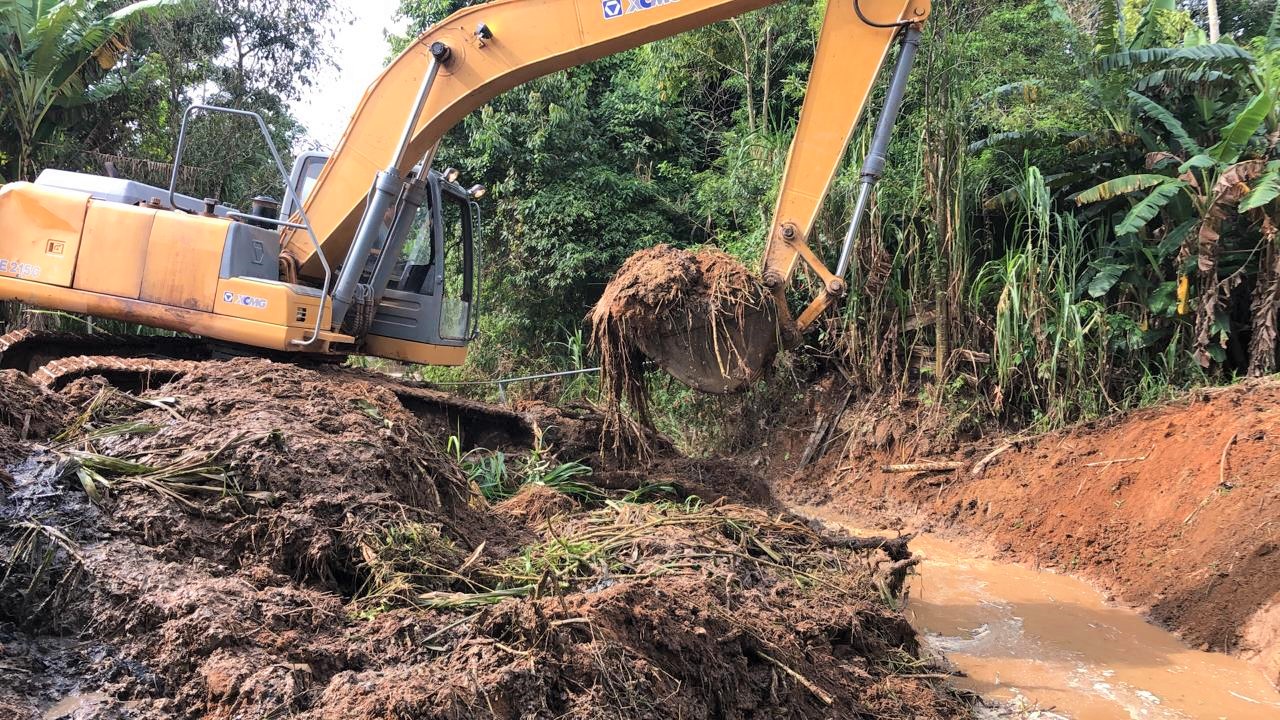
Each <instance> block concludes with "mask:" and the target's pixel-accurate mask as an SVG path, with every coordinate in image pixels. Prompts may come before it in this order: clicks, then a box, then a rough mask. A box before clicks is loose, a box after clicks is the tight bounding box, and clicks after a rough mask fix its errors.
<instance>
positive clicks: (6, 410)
mask: <svg viewBox="0 0 1280 720" xmlns="http://www.w3.org/2000/svg"><path fill="white" fill-rule="evenodd" d="M0 388H4V394H3V397H0V460H3V461H5V462H13V461H15V460H19V459H21V458H22V457H24V456H25V455H26V452H25V442H26V441H27V440H28V439H31V438H45V437H48V436H49V435H51V434H53V433H56V432H59V431H60V430H61V429H62V428H64V427H66V426H67V424H68V423H69V422H70V421H71V416H72V409H71V405H70V403H68V402H66V401H65V400H63V399H62V398H60V397H58V396H57V395H55V394H53V393H51V392H49V391H48V390H46V389H44V388H43V387H41V386H40V385H37V384H36V383H35V382H33V381H32V380H31V378H30V377H28V376H27V374H26V373H22V372H19V371H17V370H0Z"/></svg>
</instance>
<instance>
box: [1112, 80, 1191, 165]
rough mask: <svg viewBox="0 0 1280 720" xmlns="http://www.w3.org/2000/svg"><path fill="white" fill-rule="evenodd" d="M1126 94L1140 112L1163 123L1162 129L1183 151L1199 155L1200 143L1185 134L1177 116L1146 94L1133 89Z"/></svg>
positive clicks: (1185, 131) (1184, 129)
mask: <svg viewBox="0 0 1280 720" xmlns="http://www.w3.org/2000/svg"><path fill="white" fill-rule="evenodd" d="M1127 94H1128V96H1129V99H1130V100H1131V101H1133V103H1134V104H1135V105H1137V106H1138V108H1139V109H1140V110H1141V111H1142V112H1144V113H1146V114H1147V115H1150V116H1151V117H1152V118H1154V119H1155V120H1156V121H1157V122H1159V123H1160V124H1161V125H1163V126H1164V129H1165V130H1168V131H1169V134H1170V135H1172V136H1173V139H1174V140H1177V141H1178V145H1180V146H1181V147H1182V149H1183V150H1184V151H1186V152H1187V153H1189V154H1193V155H1199V154H1200V153H1201V152H1203V149H1202V148H1201V147H1200V145H1199V144H1197V143H1196V141H1195V140H1192V139H1191V136H1190V135H1188V134H1187V130H1186V128H1184V127H1183V126H1182V123H1181V122H1180V121H1179V120H1178V118H1176V117H1174V115H1173V113H1171V112H1169V111H1168V110H1167V109H1165V107H1164V106H1162V105H1161V104H1160V103H1157V102H1156V101H1154V100H1152V99H1151V98H1149V97H1147V96H1146V95H1143V94H1142V93H1139V92H1134V91H1133V90H1129V91H1127Z"/></svg>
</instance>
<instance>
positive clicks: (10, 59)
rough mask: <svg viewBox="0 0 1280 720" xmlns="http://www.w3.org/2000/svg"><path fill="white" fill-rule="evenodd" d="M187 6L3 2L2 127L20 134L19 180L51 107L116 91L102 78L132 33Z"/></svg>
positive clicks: (172, 2) (166, 0) (93, 0)
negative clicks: (4, 126)
mask: <svg viewBox="0 0 1280 720" xmlns="http://www.w3.org/2000/svg"><path fill="white" fill-rule="evenodd" d="M185 4H186V2H185V0H141V1H140V2H134V3H131V4H127V5H125V6H124V7H118V6H119V5H120V3H118V2H110V1H108V0H62V1H61V2H57V1H54V2H49V1H48V0H0V125H7V126H9V127H10V128H11V130H12V131H13V132H14V133H15V134H16V135H17V137H18V148H17V158H16V159H17V168H18V173H17V174H18V177H19V178H21V177H24V176H29V174H30V173H31V171H32V170H33V166H32V152H33V149H34V148H35V146H36V143H37V142H38V140H39V138H40V136H41V134H42V130H43V129H44V124H45V121H46V118H47V117H48V115H49V112H50V110H52V109H53V108H54V107H55V106H58V105H61V104H76V103H84V102H94V101H98V100H102V99H104V98H105V97H107V96H109V95H110V94H111V93H113V92H115V90H117V89H118V87H117V86H115V85H114V84H112V83H109V82H103V81H102V80H103V75H104V73H105V71H107V70H109V69H111V67H113V66H114V65H115V63H116V61H117V58H118V57H119V55H120V54H121V53H123V52H124V51H125V50H127V48H128V44H129V32H130V31H131V30H132V29H133V28H136V27H137V26H138V25H139V24H141V23H144V22H147V21H149V20H154V19H156V18H158V17H161V16H167V15H169V14H171V13H174V12H176V11H178V10H180V9H181V8H182V7H183V6H184V5H185ZM117 7H118V9H115V8H117Z"/></svg>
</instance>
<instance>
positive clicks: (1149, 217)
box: [1075, 88, 1280, 367]
mask: <svg viewBox="0 0 1280 720" xmlns="http://www.w3.org/2000/svg"><path fill="white" fill-rule="evenodd" d="M1128 95H1129V97H1130V99H1131V101H1132V102H1133V104H1134V106H1135V108H1136V109H1137V112H1138V113H1139V114H1140V115H1142V116H1145V117H1147V118H1149V119H1150V120H1152V121H1154V123H1155V124H1156V125H1158V126H1160V128H1161V129H1162V130H1163V131H1164V134H1165V135H1167V137H1168V138H1169V145H1170V147H1171V149H1170V150H1162V151H1154V152H1150V153H1148V154H1147V158H1146V165H1147V169H1148V171H1149V172H1146V173H1134V174H1129V175H1125V176H1122V177H1118V178H1114V179H1112V180H1108V181H1106V182H1103V183H1099V184H1098V185H1095V186H1094V187H1092V188H1089V189H1088V190H1085V191H1083V192H1081V193H1079V194H1077V195H1076V196H1075V200H1076V203H1077V204H1078V205H1089V204H1093V203H1101V202H1106V201H1110V200H1113V199H1116V198H1120V197H1126V198H1128V199H1130V200H1131V205H1130V206H1129V208H1128V210H1127V212H1125V213H1124V215H1123V217H1122V218H1120V219H1119V220H1118V221H1117V222H1116V223H1115V232H1116V235H1117V236H1120V237H1125V236H1131V235H1134V234H1137V233H1139V232H1142V231H1143V230H1144V229H1145V228H1147V226H1148V225H1149V224H1150V223H1151V222H1152V221H1154V220H1157V219H1158V218H1160V216H1161V215H1162V213H1164V214H1165V215H1166V216H1167V217H1165V218H1163V219H1162V221H1161V225H1162V226H1163V227H1164V228H1166V229H1167V228H1179V229H1182V232H1183V234H1184V235H1185V240H1184V241H1183V242H1182V243H1181V252H1180V253H1179V259H1180V260H1184V259H1186V258H1189V257H1191V256H1193V255H1194V256H1195V257H1196V265H1197V269H1198V271H1199V275H1200V282H1201V288H1200V290H1201V291H1200V302H1199V306H1198V311H1197V316H1196V358H1197V360H1199V362H1200V365H1201V366H1202V367H1208V366H1209V365H1210V361H1211V359H1214V358H1215V357H1216V356H1218V355H1220V353H1221V350H1220V345H1221V340H1222V339H1224V338H1225V335H1226V332H1227V329H1226V328H1225V327H1224V326H1223V324H1222V323H1221V322H1219V319H1218V318H1217V306H1218V302H1219V300H1220V299H1221V298H1222V296H1223V294H1224V292H1225V291H1227V290H1229V289H1230V288H1228V287H1226V285H1227V282H1226V281H1222V280H1220V278H1219V273H1218V260H1219V257H1220V255H1221V231H1222V226H1223V224H1224V223H1225V222H1227V221H1228V220H1229V219H1230V218H1231V216H1232V215H1233V213H1234V214H1239V213H1243V212H1246V211H1248V210H1250V209H1252V208H1256V207H1259V206H1260V205H1262V204H1265V203H1267V202H1270V201H1271V200H1274V199H1275V197H1276V196H1277V195H1280V163H1277V162H1276V161H1268V160H1267V159H1266V158H1265V155H1267V154H1269V153H1271V152H1273V151H1274V142H1272V141H1271V140H1270V139H1269V136H1271V135H1273V134H1274V123H1273V122H1272V119H1273V112H1272V111H1273V109H1274V108H1275V105H1276V93H1275V91H1274V89H1272V88H1264V89H1263V90H1262V91H1261V92H1259V93H1257V94H1256V95H1254V96H1253V97H1252V98H1250V99H1249V100H1248V101H1247V102H1246V103H1245V104H1244V106H1243V107H1242V108H1241V109H1240V110H1239V111H1238V112H1237V113H1236V114H1235V115H1234V116H1233V117H1232V118H1231V119H1230V120H1229V121H1228V122H1227V123H1226V124H1225V125H1224V126H1223V127H1222V128H1221V130H1220V131H1219V132H1218V133H1217V134H1216V135H1217V142H1216V143H1214V144H1213V145H1211V146H1208V147H1203V146H1202V145H1201V144H1200V143H1199V142H1197V140H1196V138H1194V137H1192V135H1191V133H1189V132H1188V131H1187V129H1186V128H1185V127H1184V125H1183V123H1182V121H1181V120H1180V119H1179V118H1178V117H1176V116H1175V115H1174V114H1173V113H1172V112H1170V111H1169V110H1168V109H1167V108H1165V107H1164V106H1162V105H1161V104H1160V103H1157V102H1155V101H1154V100H1152V99H1151V98H1149V97H1147V96H1145V95H1142V94H1141V93H1138V92H1136V91H1133V90H1130V91H1128ZM1269 125H1270V126H1271V127H1269ZM1268 130H1271V131H1272V132H1270V133H1269V132H1267V131H1268ZM1250 148H1253V149H1254V150H1257V151H1258V152H1257V153H1256V154H1260V155H1263V156H1264V157H1261V158H1258V157H1255V158H1250V159H1242V158H1243V156H1244V154H1245V152H1246V151H1247V150H1249V149H1250ZM1175 150H1176V152H1175ZM1170 170H1172V173H1171V174H1169V171H1170ZM1260 178H1261V180H1259V179H1260ZM1255 181H1258V182H1256V183H1255ZM1250 183H1254V186H1253V187H1251V186H1250ZM1268 188H1274V189H1275V190H1276V192H1274V193H1270V191H1269V190H1268ZM1139 195H1140V197H1139V199H1137V200H1133V198H1134V197H1138V196H1139ZM1179 201H1181V202H1179ZM1246 201H1247V202H1246ZM1167 235H1168V234H1167V233H1166V237H1167ZM1228 280H1229V281H1234V280H1238V278H1237V277H1235V276H1234V274H1233V276H1232V277H1229V278H1228ZM1177 288H1178V307H1179V310H1180V312H1182V313H1185V312H1186V309H1187V307H1188V294H1189V288H1190V283H1189V282H1188V278H1187V268H1186V263H1183V262H1180V263H1179V264H1178V285H1177ZM1215 335H1217V336H1218V339H1219V341H1220V342H1219V347H1216V348H1215V347H1214V346H1213V342H1212V341H1213V339H1214V336H1215ZM1217 359H1221V358H1220V357H1219V358H1217Z"/></svg>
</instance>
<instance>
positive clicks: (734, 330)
mask: <svg viewBox="0 0 1280 720" xmlns="http://www.w3.org/2000/svg"><path fill="white" fill-rule="evenodd" d="M635 342H636V345H637V346H638V347H639V349H640V351H641V352H643V353H644V354H645V356H647V357H648V358H649V359H650V360H652V361H653V362H654V363H655V364H656V365H657V366H658V367H660V368H662V369H663V370H665V371H666V372H667V373H669V374H670V375H671V376H672V377H674V378H675V379H677V380H679V381H680V382H682V383H684V384H685V385H688V386H689V387H691V388H693V389H695V390H700V391H702V392H705V393H714V394H716V395H725V394H729V393H736V392H740V391H742V390H745V389H746V388H747V387H748V386H749V385H750V384H751V383H752V382H753V381H755V380H757V379H759V378H760V376H761V375H762V374H763V373H764V370H765V368H767V367H768V366H769V365H770V364H771V363H772V362H773V357H774V356H775V355H777V353H778V332H777V317H776V315H775V313H774V312H773V309H772V308H771V307H768V306H760V307H755V306H745V305H744V306H740V307H738V308H733V309H730V312H729V313H718V314H714V313H713V314H710V315H709V314H707V313H701V314H696V313H695V312H693V311H689V310H683V311H677V312H674V313H672V314H670V315H668V316H666V317H665V318H663V319H662V321H661V323H660V324H659V326H658V329H657V332H655V333H653V334H651V335H641V336H639V337H637V338H635Z"/></svg>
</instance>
